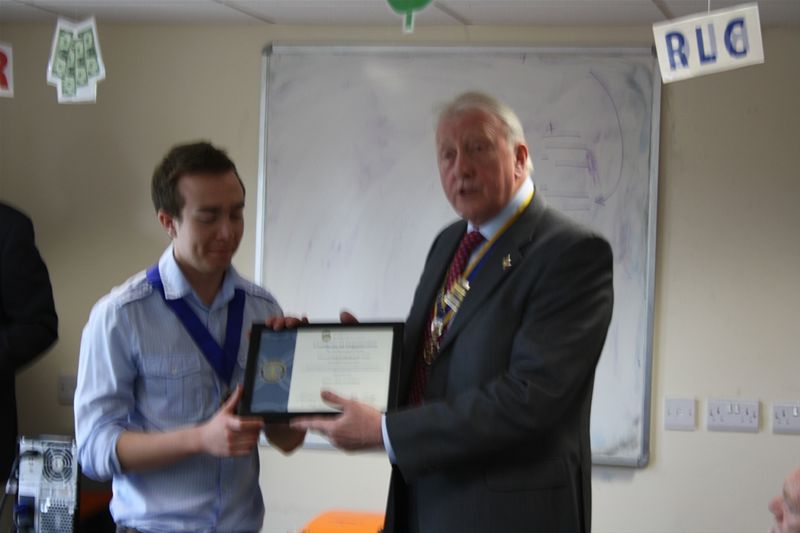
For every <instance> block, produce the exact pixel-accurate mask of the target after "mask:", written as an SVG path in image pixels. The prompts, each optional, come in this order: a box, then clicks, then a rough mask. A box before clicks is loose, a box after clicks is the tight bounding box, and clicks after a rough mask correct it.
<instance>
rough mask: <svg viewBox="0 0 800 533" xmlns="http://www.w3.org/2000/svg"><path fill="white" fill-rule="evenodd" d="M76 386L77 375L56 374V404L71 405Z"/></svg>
mask: <svg viewBox="0 0 800 533" xmlns="http://www.w3.org/2000/svg"><path fill="white" fill-rule="evenodd" d="M77 386H78V376H76V375H75V374H59V375H58V405H72V402H73V401H74V399H75V387H77Z"/></svg>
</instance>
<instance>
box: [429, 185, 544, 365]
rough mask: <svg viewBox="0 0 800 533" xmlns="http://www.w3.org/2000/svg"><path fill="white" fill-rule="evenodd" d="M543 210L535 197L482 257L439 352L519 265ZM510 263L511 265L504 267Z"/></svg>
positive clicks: (542, 206)
mask: <svg viewBox="0 0 800 533" xmlns="http://www.w3.org/2000/svg"><path fill="white" fill-rule="evenodd" d="M543 210H544V204H543V202H542V200H541V198H540V197H539V196H538V195H535V196H534V198H533V199H532V200H531V204H530V205H529V206H528V207H527V208H526V209H525V211H523V213H522V215H521V216H520V217H519V219H518V220H517V221H516V222H514V224H512V225H511V227H510V228H508V230H506V232H505V233H504V234H503V235H502V236H501V237H500V238H499V239H498V240H497V242H496V243H495V244H494V246H493V247H492V249H491V250H490V251H489V253H487V254H486V256H485V257H484V258H483V263H482V264H481V266H480V269H479V270H478V272H476V274H475V277H474V278H473V280H472V282H471V284H470V285H471V288H470V290H469V292H468V293H467V296H466V298H464V301H463V302H462V304H461V308H460V309H459V310H458V313H456V316H455V317H454V318H453V321H452V322H451V323H450V325H449V326H448V328H447V332H445V335H444V338H443V339H442V342H441V345H440V347H439V350H440V353H444V352H445V350H446V349H447V347H448V346H449V345H450V344H452V342H453V339H455V338H456V336H457V335H458V334H459V332H460V331H461V330H462V329H463V328H464V327H465V325H466V324H468V323H469V322H470V320H472V318H473V317H474V316H475V314H476V313H478V312H479V311H480V309H481V307H482V304H483V302H484V301H485V300H486V299H487V298H489V296H490V295H492V294H493V293H494V291H495V288H496V287H497V285H499V284H500V283H502V282H503V280H505V279H506V278H507V277H508V276H509V275H510V274H511V273H512V272H513V271H514V268H515V266H518V265H519V264H520V263H521V262H522V257H523V256H522V252H521V250H522V249H523V248H524V247H525V246H526V245H527V244H528V243H529V242H530V241H531V238H532V236H533V230H534V227H535V226H536V221H537V220H538V219H539V217H540V216H541V213H542V211H543ZM509 260H510V261H509ZM509 263H510V266H504V265H508V264H509Z"/></svg>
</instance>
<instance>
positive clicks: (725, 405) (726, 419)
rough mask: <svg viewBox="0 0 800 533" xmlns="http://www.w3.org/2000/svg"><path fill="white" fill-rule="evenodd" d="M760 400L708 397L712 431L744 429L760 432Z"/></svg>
mask: <svg viewBox="0 0 800 533" xmlns="http://www.w3.org/2000/svg"><path fill="white" fill-rule="evenodd" d="M759 411H760V402H759V401H758V400H717V399H713V398H709V399H708V410H707V411H706V414H707V415H708V429H709V430H710V431H743V432H745V433H758V422H759Z"/></svg>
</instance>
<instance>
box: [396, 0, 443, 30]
mask: <svg viewBox="0 0 800 533" xmlns="http://www.w3.org/2000/svg"><path fill="white" fill-rule="evenodd" d="M386 1H387V2H388V3H389V6H390V7H391V8H392V9H393V10H394V11H395V13H397V14H398V15H405V29H406V30H411V27H412V26H413V25H414V11H420V10H422V8H424V7H425V6H427V5H428V4H430V3H431V1H432V0H386Z"/></svg>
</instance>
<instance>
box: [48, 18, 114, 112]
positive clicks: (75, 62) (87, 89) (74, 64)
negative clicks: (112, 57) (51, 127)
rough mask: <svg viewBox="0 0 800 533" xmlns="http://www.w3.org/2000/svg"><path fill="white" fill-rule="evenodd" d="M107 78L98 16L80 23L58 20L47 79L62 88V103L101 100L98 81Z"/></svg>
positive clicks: (60, 91)
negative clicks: (96, 21) (101, 50)
mask: <svg viewBox="0 0 800 533" xmlns="http://www.w3.org/2000/svg"><path fill="white" fill-rule="evenodd" d="M105 77H106V67H105V65H104V64H103V57H102V55H101V54H100V43H99V41H98V40H97V25H96V24H95V20H94V17H92V18H90V19H87V20H84V21H83V22H76V23H73V22H70V21H68V20H66V19H62V18H60V19H58V24H57V25H56V32H55V34H54V35H53V46H52V49H51V51H50V61H49V62H48V64H47V82H48V83H50V84H51V85H55V86H56V88H57V89H58V103H60V104H63V103H78V102H95V101H97V82H98V81H100V80H103V79H105Z"/></svg>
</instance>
